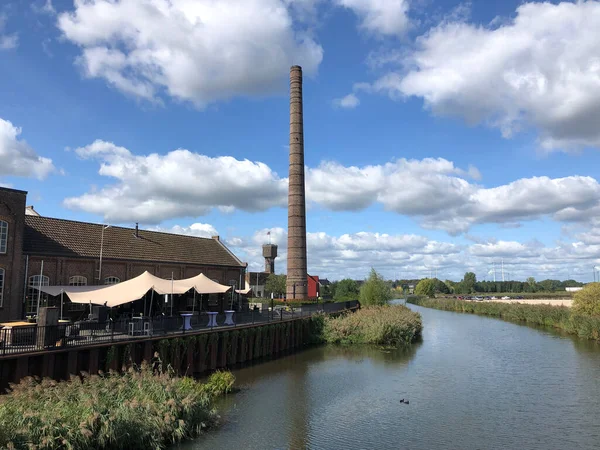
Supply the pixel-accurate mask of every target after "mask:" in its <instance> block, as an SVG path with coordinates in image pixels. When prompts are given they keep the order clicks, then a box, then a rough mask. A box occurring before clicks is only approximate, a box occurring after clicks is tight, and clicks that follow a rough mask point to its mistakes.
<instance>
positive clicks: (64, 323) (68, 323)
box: [58, 319, 71, 336]
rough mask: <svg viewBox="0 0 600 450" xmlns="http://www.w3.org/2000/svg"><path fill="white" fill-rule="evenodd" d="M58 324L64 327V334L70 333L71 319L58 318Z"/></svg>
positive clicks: (68, 334)
mask: <svg viewBox="0 0 600 450" xmlns="http://www.w3.org/2000/svg"><path fill="white" fill-rule="evenodd" d="M58 324H59V325H60V326H64V327H65V336H70V335H71V321H70V320H67V319H59V320H58Z"/></svg>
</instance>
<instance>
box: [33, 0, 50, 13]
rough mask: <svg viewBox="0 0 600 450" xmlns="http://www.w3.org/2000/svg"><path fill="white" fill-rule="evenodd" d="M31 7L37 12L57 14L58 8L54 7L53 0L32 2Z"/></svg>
mask: <svg viewBox="0 0 600 450" xmlns="http://www.w3.org/2000/svg"><path fill="white" fill-rule="evenodd" d="M31 9H32V10H33V11H34V12H35V13H37V14H49V15H54V14H56V9H54V5H53V4H52V0H45V1H44V0H41V1H38V2H37V3H32V4H31Z"/></svg>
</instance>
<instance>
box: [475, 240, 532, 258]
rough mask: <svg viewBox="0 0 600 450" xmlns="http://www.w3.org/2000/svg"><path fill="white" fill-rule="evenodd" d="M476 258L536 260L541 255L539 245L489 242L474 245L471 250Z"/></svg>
mask: <svg viewBox="0 0 600 450" xmlns="http://www.w3.org/2000/svg"><path fill="white" fill-rule="evenodd" d="M469 252H470V253H471V254H472V255H474V256H480V257H491V258H496V259H497V258H501V257H505V258H534V257H537V256H540V255H541V251H540V248H539V246H538V245H535V244H529V245H526V244H522V243H520V242H515V241H498V242H487V243H485V244H474V245H471V247H470V248H469Z"/></svg>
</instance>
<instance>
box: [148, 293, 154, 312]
mask: <svg viewBox="0 0 600 450" xmlns="http://www.w3.org/2000/svg"><path fill="white" fill-rule="evenodd" d="M152 303H154V289H152V294H150V308H148V317H150V318H152Z"/></svg>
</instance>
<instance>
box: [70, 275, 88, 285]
mask: <svg viewBox="0 0 600 450" xmlns="http://www.w3.org/2000/svg"><path fill="white" fill-rule="evenodd" d="M69 286H87V278H86V277H82V276H81V275H75V276H73V277H70V278H69Z"/></svg>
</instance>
